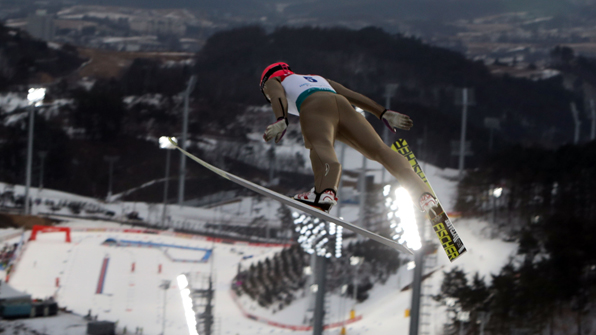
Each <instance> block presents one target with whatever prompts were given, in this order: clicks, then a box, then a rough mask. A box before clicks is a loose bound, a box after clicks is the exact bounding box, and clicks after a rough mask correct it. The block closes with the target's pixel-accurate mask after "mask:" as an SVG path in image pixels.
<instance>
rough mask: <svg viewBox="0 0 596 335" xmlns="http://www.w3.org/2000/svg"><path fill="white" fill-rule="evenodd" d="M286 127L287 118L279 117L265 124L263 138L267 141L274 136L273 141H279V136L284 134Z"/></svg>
mask: <svg viewBox="0 0 596 335" xmlns="http://www.w3.org/2000/svg"><path fill="white" fill-rule="evenodd" d="M287 128H288V120H287V119H285V118H279V119H277V122H275V123H274V124H270V125H269V126H267V129H265V133H264V134H263V139H264V140H265V141H267V142H269V141H271V139H272V138H274V137H275V143H279V141H281V138H282V137H284V135H285V134H286V130H287Z"/></svg>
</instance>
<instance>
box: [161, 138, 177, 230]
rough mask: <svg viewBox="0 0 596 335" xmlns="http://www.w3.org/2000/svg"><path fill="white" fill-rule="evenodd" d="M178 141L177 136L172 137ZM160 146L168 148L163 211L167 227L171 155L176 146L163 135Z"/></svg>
mask: <svg viewBox="0 0 596 335" xmlns="http://www.w3.org/2000/svg"><path fill="white" fill-rule="evenodd" d="M172 139H173V140H174V141H176V138H175V137H173V138H172ZM159 148H160V149H166V178H165V182H164V186H163V211H162V213H161V226H162V227H164V228H165V226H166V207H167V205H168V186H169V182H170V156H171V152H172V150H173V149H175V147H174V146H172V145H171V143H170V140H169V139H168V138H167V137H165V136H162V137H160V138H159Z"/></svg>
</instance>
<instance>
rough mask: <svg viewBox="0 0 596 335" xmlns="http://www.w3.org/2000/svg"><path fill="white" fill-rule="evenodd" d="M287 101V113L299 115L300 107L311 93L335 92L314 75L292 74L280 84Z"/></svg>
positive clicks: (321, 78)
mask: <svg viewBox="0 0 596 335" xmlns="http://www.w3.org/2000/svg"><path fill="white" fill-rule="evenodd" d="M281 85H282V86H283V88H284V90H285V91H286V98H287V99H288V113H290V114H294V115H299V114H300V105H302V102H303V101H304V100H305V99H306V98H307V97H308V96H309V95H311V94H312V93H314V92H319V91H326V92H333V93H337V92H335V90H334V89H333V87H331V85H330V84H329V82H328V81H327V80H325V78H323V77H321V76H316V75H301V74H292V75H289V76H287V77H286V78H284V79H283V81H282V82H281Z"/></svg>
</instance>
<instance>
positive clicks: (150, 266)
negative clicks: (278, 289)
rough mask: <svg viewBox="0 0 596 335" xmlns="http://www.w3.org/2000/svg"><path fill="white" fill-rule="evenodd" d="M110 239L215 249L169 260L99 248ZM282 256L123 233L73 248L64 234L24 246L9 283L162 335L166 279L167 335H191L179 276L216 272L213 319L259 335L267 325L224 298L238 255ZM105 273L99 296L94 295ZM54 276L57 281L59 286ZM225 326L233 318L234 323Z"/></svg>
mask: <svg viewBox="0 0 596 335" xmlns="http://www.w3.org/2000/svg"><path fill="white" fill-rule="evenodd" d="M107 238H113V239H117V240H119V239H122V240H129V241H136V242H139V243H141V242H142V243H155V244H164V245H177V246H184V247H189V248H200V249H204V250H213V253H212V254H211V257H210V262H208V263H188V262H172V261H171V260H170V259H169V258H168V256H167V255H165V254H164V252H162V251H161V250H159V249H156V248H114V247H108V246H105V245H102V243H103V242H104V241H105V240H106V239H107ZM170 250H171V249H170ZM280 250H281V246H271V245H269V246H267V247H265V246H255V245H249V244H247V243H236V244H227V243H214V242H213V241H207V240H206V239H205V240H193V239H184V238H178V237H173V236H161V235H153V234H130V233H124V232H122V233H115V232H76V231H73V232H72V243H65V242H64V234H59V233H45V234H40V235H38V237H37V240H36V241H31V242H29V244H28V247H27V250H26V252H25V253H24V255H23V257H22V259H21V261H20V264H19V266H18V269H17V270H16V272H15V273H14V275H13V276H12V277H11V284H12V285H14V287H15V288H16V289H18V290H22V291H26V292H27V293H29V294H31V295H32V296H33V297H34V298H45V297H50V296H53V297H55V299H56V300H57V301H58V303H59V305H60V306H61V307H66V308H67V309H69V310H72V311H73V312H75V313H78V314H81V315H86V314H87V313H88V312H89V310H91V314H92V315H93V316H95V315H98V319H99V320H110V321H118V329H122V328H123V327H124V326H126V327H127V329H128V331H130V330H131V329H135V328H136V327H143V334H146V335H152V334H153V335H157V334H160V333H161V332H162V322H163V304H164V291H163V290H162V289H160V288H159V285H160V284H161V283H162V281H163V280H170V281H171V283H172V285H171V286H170V289H169V290H167V292H166V294H165V300H166V304H167V310H166V334H167V333H169V334H188V328H187V325H186V319H185V315H184V309H183V305H182V299H181V297H180V290H179V288H178V287H177V285H176V277H177V276H178V275H180V274H183V273H191V274H196V273H200V274H205V275H207V274H208V273H209V271H210V268H211V267H213V270H214V272H215V278H216V280H217V281H216V283H215V285H216V287H215V288H216V290H217V293H216V297H215V299H216V300H215V306H216V307H215V308H216V310H215V313H216V317H217V318H218V319H220V322H221V327H222V328H221V329H222V332H221V334H236V333H241V334H247V333H246V332H244V331H240V332H238V331H237V330H240V329H252V333H254V334H258V333H262V329H263V328H264V327H265V328H268V327H267V326H265V325H261V324H258V323H255V322H254V321H252V320H249V319H246V318H244V317H243V315H242V313H241V311H240V310H239V309H238V308H237V307H236V306H235V305H234V302H233V301H232V298H231V296H230V294H229V289H230V283H231V280H232V278H233V277H234V276H235V275H236V271H237V268H238V263H239V262H242V258H243V256H246V255H254V256H255V257H256V258H262V257H267V256H269V257H272V256H273V255H274V254H275V253H276V252H279V251H280ZM240 251H241V252H240ZM193 252H195V253H196V251H193ZM105 259H109V262H106V261H105ZM160 266H161V273H160V271H159V270H160ZM102 272H104V276H103V282H102V285H103V288H102V290H101V292H103V293H101V294H97V293H96V292H97V291H98V278H102ZM56 278H59V280H58V282H59V287H57V286H56V283H57V280H56ZM191 285H192V283H191ZM229 320H236V321H237V322H238V324H232V323H229V322H228V321H229ZM228 331H229V332H228ZM249 334H250V333H249ZM56 335H57V334H56Z"/></svg>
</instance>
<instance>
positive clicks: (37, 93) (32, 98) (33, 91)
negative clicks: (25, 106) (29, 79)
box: [27, 87, 46, 107]
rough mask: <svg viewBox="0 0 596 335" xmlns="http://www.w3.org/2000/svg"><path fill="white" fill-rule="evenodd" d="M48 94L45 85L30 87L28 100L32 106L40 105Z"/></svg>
mask: <svg viewBox="0 0 596 335" xmlns="http://www.w3.org/2000/svg"><path fill="white" fill-rule="evenodd" d="M45 96H46V89H45V88H43V87H37V88H34V87H33V88H30V89H29V92H28V93H27V101H29V105H30V106H35V107H39V106H41V104H42V102H43V99H44V98H45Z"/></svg>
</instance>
